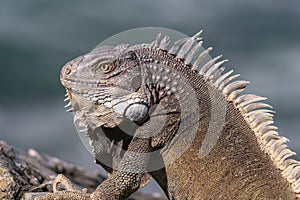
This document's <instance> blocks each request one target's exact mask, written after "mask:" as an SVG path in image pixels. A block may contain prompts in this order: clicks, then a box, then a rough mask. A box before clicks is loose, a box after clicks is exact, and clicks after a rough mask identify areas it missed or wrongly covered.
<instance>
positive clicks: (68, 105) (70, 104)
mask: <svg viewBox="0 0 300 200" xmlns="http://www.w3.org/2000/svg"><path fill="white" fill-rule="evenodd" d="M70 106H72V103H71V102H69V103H68V104H67V105H65V107H64V108H67V107H70Z"/></svg>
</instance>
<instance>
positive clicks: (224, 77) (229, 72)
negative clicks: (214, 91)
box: [215, 69, 233, 87]
mask: <svg viewBox="0 0 300 200" xmlns="http://www.w3.org/2000/svg"><path fill="white" fill-rule="evenodd" d="M232 72H233V69H232V70H230V71H228V72H226V73H225V74H223V75H222V76H220V77H219V78H218V79H217V80H216V81H215V86H216V87H219V86H220V85H221V83H222V82H223V81H224V79H226V78H227V77H228V76H229V75H230V74H232Z"/></svg>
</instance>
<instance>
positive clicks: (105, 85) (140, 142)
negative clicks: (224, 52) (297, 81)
mask: <svg viewBox="0 0 300 200" xmlns="http://www.w3.org/2000/svg"><path fill="white" fill-rule="evenodd" d="M199 36H200V32H199V33H197V34H196V35H194V36H193V37H189V38H183V39H180V40H178V41H176V42H175V43H174V45H173V46H172V47H171V48H168V45H169V43H170V42H169V41H170V39H169V37H168V36H165V37H164V38H162V39H160V34H159V35H158V37H157V38H156V40H155V41H154V42H153V43H151V44H138V45H132V46H129V45H125V44H121V45H118V46H115V47H113V46H102V47H98V48H96V49H94V50H93V51H91V52H90V53H88V54H85V55H83V56H80V57H78V58H76V59H74V60H72V61H70V62H68V63H67V64H66V65H65V66H64V67H63V68H62V71H61V76H60V79H61V83H62V85H63V86H64V87H65V88H66V91H67V98H66V100H68V101H69V105H68V106H70V107H71V108H70V109H69V111H71V112H74V121H75V123H77V124H78V126H79V127H80V131H81V132H83V133H85V134H86V135H87V136H88V137H89V138H90V144H91V146H92V148H93V153H94V156H95V160H96V162H97V163H99V164H101V165H102V166H103V167H104V169H105V170H107V171H108V173H109V175H108V178H107V179H106V180H105V181H104V182H103V183H102V184H100V185H99V186H98V187H97V189H96V190H95V191H94V192H93V193H91V194H88V193H84V192H80V191H74V190H73V189H72V190H67V191H57V192H55V193H51V194H48V195H46V196H44V197H39V198H37V199H47V200H50V199H92V200H96V199H125V198H126V197H128V196H129V195H130V194H132V193H133V192H134V191H136V190H137V189H138V188H139V187H141V186H142V185H144V184H146V183H147V180H148V177H149V175H151V176H152V177H153V178H154V179H155V180H156V181H157V182H158V184H159V185H160V186H161V187H162V189H163V190H164V192H165V193H166V195H167V197H168V198H169V199H298V198H299V197H300V179H299V176H300V164H299V162H298V161H295V160H293V159H291V158H290V157H291V156H292V155H294V154H295V153H294V152H292V151H291V150H289V149H288V148H287V146H286V144H285V143H286V141H287V139H286V138H284V137H281V136H279V135H278V133H277V131H276V130H277V128H276V126H274V125H273V119H272V116H273V115H272V113H273V111H272V110H270V109H269V108H270V107H271V106H269V105H268V104H265V103H262V101H263V100H265V98H263V97H260V96H257V95H253V94H242V92H243V91H244V89H245V87H246V85H247V84H248V82H247V81H241V80H234V79H236V78H237V77H238V75H231V74H232V72H233V71H232V70H231V71H228V72H227V73H223V71H224V67H222V66H221V65H222V64H223V63H224V62H225V61H226V60H223V61H218V59H219V58H220V57H221V56H218V57H216V58H213V59H209V60H208V61H207V58H208V57H207V55H208V53H209V52H210V51H211V50H212V48H208V49H206V50H200V49H201V45H202V41H201V38H200V37H199ZM205 60H206V61H205ZM218 122H222V123H221V124H218ZM58 182H60V181H58ZM62 182H63V181H62Z"/></svg>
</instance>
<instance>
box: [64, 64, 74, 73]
mask: <svg viewBox="0 0 300 200" xmlns="http://www.w3.org/2000/svg"><path fill="white" fill-rule="evenodd" d="M71 72H72V70H71V66H70V65H67V66H66V67H65V75H69V74H71Z"/></svg>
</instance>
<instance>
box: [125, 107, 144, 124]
mask: <svg viewBox="0 0 300 200" xmlns="http://www.w3.org/2000/svg"><path fill="white" fill-rule="evenodd" d="M147 115H148V107H147V106H146V105H145V104H139V103H135V104H131V105H130V106H129V107H127V108H126V110H125V113H124V117H125V118H126V119H129V120H131V121H135V122H140V121H142V120H144V119H145V118H146V117H147Z"/></svg>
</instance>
